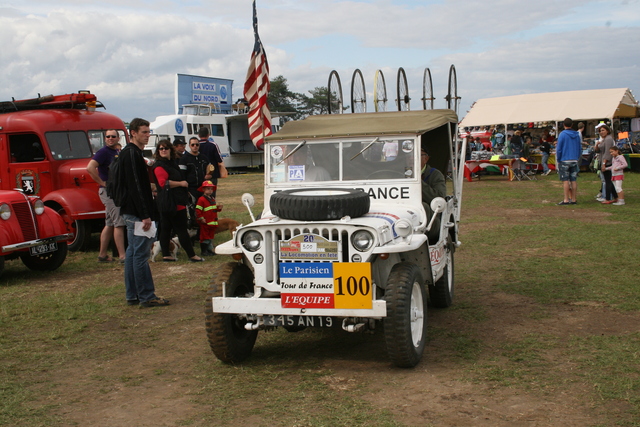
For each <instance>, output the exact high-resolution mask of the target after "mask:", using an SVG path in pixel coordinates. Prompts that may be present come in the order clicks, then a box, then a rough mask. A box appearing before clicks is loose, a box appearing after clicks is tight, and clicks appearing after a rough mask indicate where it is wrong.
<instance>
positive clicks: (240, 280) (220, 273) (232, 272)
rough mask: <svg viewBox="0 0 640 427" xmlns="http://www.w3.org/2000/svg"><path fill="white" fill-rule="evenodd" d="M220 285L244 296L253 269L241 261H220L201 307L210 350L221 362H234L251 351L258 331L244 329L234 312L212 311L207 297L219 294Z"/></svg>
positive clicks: (251, 278) (251, 277)
mask: <svg viewBox="0 0 640 427" xmlns="http://www.w3.org/2000/svg"><path fill="white" fill-rule="evenodd" d="M223 286H226V295H227V296H233V297H242V296H246V295H247V294H249V293H250V292H252V291H253V273H252V272H251V270H250V269H249V267H247V266H246V265H244V264H238V263H235V262H230V263H226V264H223V265H221V266H220V267H219V268H218V270H217V272H216V274H215V276H214V277H213V278H212V279H211V284H210V287H209V292H208V294H207V300H206V303H205V308H204V313H205V327H206V331H207V338H208V339H209V346H210V347H211V350H212V351H213V354H215V355H216V357H217V358H218V359H220V360H221V361H223V362H225V363H238V362H242V361H243V360H244V359H246V358H247V357H249V356H250V355H251V352H252V351H253V346H254V345H255V343H256V338H257V337H258V331H248V330H246V329H245V328H244V325H245V324H246V323H247V321H246V320H245V319H242V318H240V317H239V316H238V315H236V314H226V313H214V312H213V305H212V302H211V298H212V297H221V296H222V288H223Z"/></svg>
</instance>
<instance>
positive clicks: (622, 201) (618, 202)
mask: <svg viewBox="0 0 640 427" xmlns="http://www.w3.org/2000/svg"><path fill="white" fill-rule="evenodd" d="M612 205H616V206H622V205H624V200H620V199H618V201H617V202H614V203H612Z"/></svg>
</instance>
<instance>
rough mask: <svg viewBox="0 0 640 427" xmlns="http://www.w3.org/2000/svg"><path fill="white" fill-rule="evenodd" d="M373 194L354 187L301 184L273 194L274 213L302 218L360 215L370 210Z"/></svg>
mask: <svg viewBox="0 0 640 427" xmlns="http://www.w3.org/2000/svg"><path fill="white" fill-rule="evenodd" d="M370 204H371V201H370V199H369V195H368V194H367V193H365V192H364V191H362V190H356V189H353V188H299V189H292V190H283V191H279V192H277V193H275V194H273V195H272V196H271V199H270V201H269V206H270V207H271V212H272V213H273V214H274V215H277V216H279V217H280V218H283V219H293V220H298V221H324V220H332V219H340V218H342V217H345V216H350V217H352V218H357V217H359V216H362V215H364V214H366V213H367V212H369V206H370Z"/></svg>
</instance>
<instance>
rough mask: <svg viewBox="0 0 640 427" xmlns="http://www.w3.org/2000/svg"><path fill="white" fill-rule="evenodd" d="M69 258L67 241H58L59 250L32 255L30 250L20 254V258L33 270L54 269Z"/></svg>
mask: <svg viewBox="0 0 640 427" xmlns="http://www.w3.org/2000/svg"><path fill="white" fill-rule="evenodd" d="M66 258H67V242H58V250H57V251H55V252H49V253H46V254H42V255H34V256H32V255H31V254H30V253H29V252H23V253H21V254H20V259H21V260H22V262H23V263H24V265H26V266H27V267H29V268H30V269H31V270H35V271H53V270H55V269H57V268H58V267H60V266H61V265H62V263H63V262H64V260H65V259H66Z"/></svg>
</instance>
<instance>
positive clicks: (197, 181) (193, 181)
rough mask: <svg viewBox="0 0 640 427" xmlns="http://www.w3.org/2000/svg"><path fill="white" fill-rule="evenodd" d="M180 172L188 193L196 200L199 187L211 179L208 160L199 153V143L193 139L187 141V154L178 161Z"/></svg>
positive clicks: (198, 194) (196, 139) (199, 194)
mask: <svg viewBox="0 0 640 427" xmlns="http://www.w3.org/2000/svg"><path fill="white" fill-rule="evenodd" d="M179 165H180V170H181V171H182V174H183V176H184V178H185V180H186V181H187V182H188V183H189V193H191V195H192V196H193V197H194V199H195V200H198V199H199V198H200V196H202V193H201V192H199V191H198V188H200V185H202V183H203V182H204V181H206V180H210V179H211V173H210V172H209V170H210V168H209V165H210V163H209V159H208V158H207V156H206V155H204V154H202V153H201V152H200V141H198V138H196V137H193V138H191V139H190V140H189V152H185V153H184V155H183V156H182V157H181V158H180V160H179Z"/></svg>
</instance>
